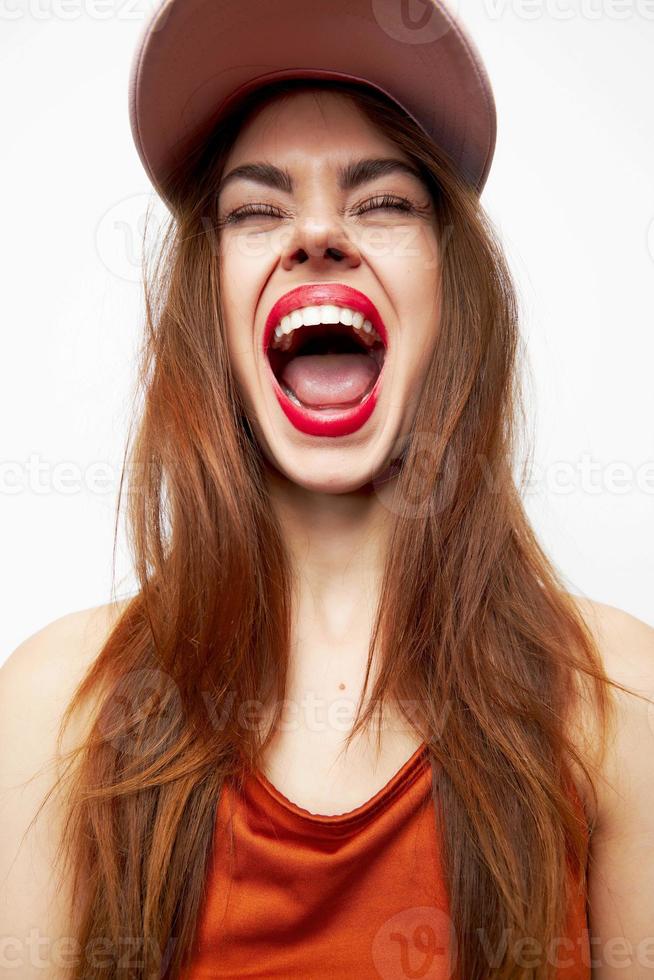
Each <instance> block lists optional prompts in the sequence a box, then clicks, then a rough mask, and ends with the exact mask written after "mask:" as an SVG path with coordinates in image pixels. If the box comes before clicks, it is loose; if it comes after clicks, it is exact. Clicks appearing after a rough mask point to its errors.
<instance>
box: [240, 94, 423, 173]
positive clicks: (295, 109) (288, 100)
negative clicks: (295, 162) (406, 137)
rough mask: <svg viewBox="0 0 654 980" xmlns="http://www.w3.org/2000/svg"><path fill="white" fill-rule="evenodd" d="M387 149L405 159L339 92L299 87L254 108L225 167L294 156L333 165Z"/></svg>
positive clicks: (390, 141)
mask: <svg viewBox="0 0 654 980" xmlns="http://www.w3.org/2000/svg"><path fill="white" fill-rule="evenodd" d="M390 150H392V151H393V156H399V157H401V158H405V159H406V157H405V155H404V154H403V153H402V152H401V151H400V150H399V148H397V147H396V146H395V145H394V143H393V142H392V140H390V139H388V137H387V136H386V135H385V134H384V133H383V132H381V130H379V129H378V128H377V127H376V126H375V125H374V124H373V123H372V121H371V120H369V119H368V118H367V117H366V115H365V114H364V113H363V112H362V111H361V110H360V109H359V108H358V106H356V105H355V104H354V103H353V102H352V101H351V100H350V99H348V98H347V97H346V96H345V95H343V94H341V93H338V92H325V91H312V90H301V91H298V92H292V93H289V94H287V95H286V96H285V97H276V98H274V99H273V100H271V101H270V102H268V103H266V104H264V105H262V106H261V107H259V108H257V109H256V110H255V111H254V113H253V114H252V115H251V116H250V117H249V118H248V119H247V120H246V121H245V122H244V124H243V126H242V127H241V130H240V132H239V134H238V136H237V137H236V140H235V142H234V144H233V146H232V149H231V151H230V154H229V156H228V158H227V161H226V166H227V167H232V166H235V165H238V164H239V163H241V162H242V161H243V160H246V159H255V158H257V159H258V158H259V157H264V156H265V157H267V158H269V159H272V158H273V157H276V158H278V159H281V158H286V159H288V158H290V157H291V156H293V155H297V154H300V155H301V157H302V158H303V159H306V158H308V157H311V158H312V159H314V160H316V161H320V162H322V163H324V164H325V165H329V164H330V162H333V163H334V165H338V163H339V162H342V159H344V158H345V157H348V158H350V157H352V156H354V155H373V154H376V153H379V152H380V151H385V152H388V151H390ZM407 162H408V159H407Z"/></svg>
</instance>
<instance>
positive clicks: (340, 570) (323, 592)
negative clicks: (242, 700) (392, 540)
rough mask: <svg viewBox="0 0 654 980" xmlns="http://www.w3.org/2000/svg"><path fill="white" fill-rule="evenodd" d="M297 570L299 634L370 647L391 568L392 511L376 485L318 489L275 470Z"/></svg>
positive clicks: (273, 489)
mask: <svg viewBox="0 0 654 980" xmlns="http://www.w3.org/2000/svg"><path fill="white" fill-rule="evenodd" d="M267 479H268V486H269V492H270V499H271V503H272V506H273V508H274V510H275V512H276V515H277V517H278V520H279V522H280V524H281V527H282V532H283V535H284V540H285V543H286V547H287V549H288V553H289V556H290V560H291V565H292V568H293V571H294V574H295V583H296V597H297V631H298V634H299V635H302V636H305V637H310V638H311V639H312V640H313V641H318V642H320V641H325V642H327V643H329V644H334V645H339V644H344V645H347V646H348V647H351V645H352V642H353V640H354V641H355V642H357V641H361V642H363V643H365V646H366V649H367V644H368V641H369V636H370V629H371V627H372V622H373V618H374V615H375V612H376V605H377V600H378V596H379V588H380V585H381V577H382V573H383V563H384V557H385V552H386V547H387V543H388V536H389V531H390V520H389V518H390V515H389V512H388V510H387V508H385V507H384V505H383V504H382V502H381V501H380V499H379V496H378V495H377V494H376V493H375V492H374V490H371V489H368V488H363V489H361V490H358V491H355V492H352V493H343V494H330V493H316V492H314V491H311V490H307V489H305V488H304V487H300V486H298V485H297V484H295V483H292V482H291V481H290V480H288V479H286V478H285V477H284V476H283V475H281V474H280V473H278V472H277V471H276V470H272V469H269V470H268V472H267Z"/></svg>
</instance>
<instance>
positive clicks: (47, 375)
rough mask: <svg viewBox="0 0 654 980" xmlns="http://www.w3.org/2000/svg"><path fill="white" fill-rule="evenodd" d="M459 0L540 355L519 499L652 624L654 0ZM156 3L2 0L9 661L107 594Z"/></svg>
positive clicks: (502, 225) (545, 533) (0, 627)
mask: <svg viewBox="0 0 654 980" xmlns="http://www.w3.org/2000/svg"><path fill="white" fill-rule="evenodd" d="M419 2H420V0H415V3H416V4H417V3H419ZM456 6H457V7H458V10H459V13H460V15H461V17H462V19H463V21H464V23H465V24H466V26H467V27H468V29H469V31H470V33H471V35H472V37H473V38H474V40H475V41H476V42H477V44H478V46H479V48H480V50H481V52H482V54H483V57H484V60H485V62H486V65H487V67H488V71H489V74H490V77H491V79H492V83H493V87H494V91H495V96H496V101H497V106H498V116H499V128H498V142H497V149H496V155H495V160H494V164H493V168H492V170H491V174H490V177H489V180H488V183H487V185H486V189H485V191H484V195H483V198H482V200H483V203H484V205H485V207H486V209H487V211H488V213H489V214H490V216H491V218H492V220H493V222H494V224H495V226H496V227H497V229H498V231H499V233H500V236H501V238H502V241H503V242H504V245H505V248H506V251H507V254H508V257H509V260H510V263H511V267H512V270H513V272H514V276H515V280H516V285H517V288H518V292H519V296H520V300H521V305H522V311H523V334H524V337H525V341H526V344H527V349H528V353H529V358H530V363H531V377H532V381H531V386H530V387H531V391H532V395H533V398H532V402H531V404H532V416H531V417H532V430H533V437H534V462H535V464H536V469H535V471H534V481H533V483H532V485H531V488H530V492H529V493H528V494H527V496H526V501H527V506H528V509H529V513H530V515H531V516H532V519H533V521H534V524H535V526H536V528H537V531H538V533H539V536H540V538H541V540H542V542H543V543H544V545H545V548H546V550H547V552H548V553H549V555H550V556H551V557H552V558H553V560H554V562H555V565H556V566H557V568H558V569H559V570H560V571H561V573H562V574H563V575H564V578H565V581H566V583H567V585H568V587H569V588H570V590H571V591H573V592H576V593H580V594H584V595H587V596H590V597H591V598H594V599H598V600H600V601H603V602H607V603H609V604H611V605H615V606H619V607H621V608H623V609H626V610H627V611H629V612H631V613H633V614H634V615H636V616H638V617H639V618H641V619H644V620H645V621H647V622H649V623H654V592H653V590H652V584H653V581H652V569H653V566H654V558H653V551H654V549H653V544H654V541H653V522H652V511H653V507H654V437H653V432H652V420H653V418H654V385H652V362H653V355H654V341H653V330H652V328H653V315H652V314H653V307H654V302H653V286H654V223H653V222H654V114H653V113H652V91H653V88H654V85H653V82H654V2H653V0H612V2H611V0H584V2H581V0H574V2H573V0H556V2H555V0H522V2H518V0H514V2H513V0H511V2H510V0H465V2H464V0H460V2H459V3H458V4H457V5H456ZM149 10H150V7H149V5H148V4H147V3H146V2H145V0H141V2H140V3H139V2H137V0H122V2H121V0H102V2H101V0H96V2H93V0H59V2H58V3H55V2H54V0H0V90H1V91H2V92H3V98H2V103H1V106H0V113H1V123H2V144H3V150H2V157H1V160H2V164H1V172H0V195H1V198H0V203H1V208H2V220H1V228H2V233H1V236H0V248H1V250H2V254H1V260H2V265H1V268H2V293H1V296H0V303H1V306H2V310H1V317H2V328H3V329H2V338H3V351H2V354H3V356H2V359H1V362H0V363H1V368H0V370H1V372H2V374H1V378H0V381H1V384H0V397H1V398H2V406H1V408H2V443H1V446H0V462H1V463H2V466H3V469H2V480H1V481H0V483H1V487H0V532H1V535H2V562H1V567H0V576H1V578H0V590H1V595H2V607H1V608H2V617H1V618H0V662H1V661H3V660H4V659H5V658H6V657H7V656H8V655H9V653H10V652H11V651H12V650H13V649H14V648H15V647H16V646H17V645H18V643H20V642H21V641H22V640H23V639H25V638H26V637H27V636H28V635H30V634H32V633H33V632H35V631H36V630H37V629H40V628H41V627H42V626H44V625H45V624H46V623H48V622H49V621H51V620H52V619H55V618H58V617H59V616H62V615H64V614H66V613H68V612H71V611H73V610H77V609H83V608H86V607H89V606H93V605H98V604H100V603H104V602H107V601H109V599H110V598H111V595H110V584H111V557H112V543H113V525H114V516H115V513H114V512H115V503H116V495H117V490H118V478H119V472H120V465H121V460H122V452H123V449H124V445H125V440H126V436H127V426H128V423H129V419H130V398H131V394H132V386H133V383H134V374H135V370H134V369H135V355H136V349H137V345H138V342H139V339H140V334H141V328H142V299H141V291H140V286H139V255H138V236H139V232H140V225H139V221H140V220H141V219H142V215H143V212H144V208H145V204H146V203H147V200H148V197H149V196H150V193H151V188H150V185H149V183H148V180H147V178H146V176H145V173H144V171H143V170H142V168H141V164H140V161H139V159H138V156H137V154H136V150H135V148H134V145H133V143H132V137H131V133H130V129H129V122H128V113H127V82H128V73H129V65H130V60H131V56H132V52H133V50H134V46H135V44H136V40H137V38H138V35H139V33H140V31H141V29H142V25H143V21H144V18H145V17H146V16H147V15H148V13H149ZM418 12H419V10H418V7H416V13H418ZM98 463H99V464H101V465H104V467H105V475H108V476H109V480H108V488H107V490H106V491H105V492H104V493H102V492H99V488H98V485H97V482H96V486H95V488H94V487H93V477H94V474H95V476H96V477H97V475H98V473H99V471H98V470H97V469H96V470H94V469H93V467H94V465H95V464H98ZM61 464H71V466H72V469H69V470H67V471H62V469H61V468H60V467H61ZM39 467H40V469H39ZM58 467H59V469H58ZM75 474H77V476H76V475H75ZM85 481H89V482H90V488H89V486H88V485H87V486H86V487H85ZM66 487H68V488H69V489H68V490H67V489H66ZM122 541H123V536H122V532H121V545H120V547H119V551H118V555H117V592H118V594H119V595H124V594H127V593H129V592H130V591H132V589H133V580H132V578H131V573H130V566H129V559H128V555H127V553H126V550H125V548H124V545H123V544H122Z"/></svg>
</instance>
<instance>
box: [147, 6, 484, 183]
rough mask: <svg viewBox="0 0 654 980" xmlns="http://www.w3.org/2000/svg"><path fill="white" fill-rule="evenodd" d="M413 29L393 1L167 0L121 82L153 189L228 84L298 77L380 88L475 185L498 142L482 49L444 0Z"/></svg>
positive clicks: (228, 90) (226, 93) (213, 113)
mask: <svg viewBox="0 0 654 980" xmlns="http://www.w3.org/2000/svg"><path fill="white" fill-rule="evenodd" d="M430 3H431V9H430V11H429V17H427V18H425V17H423V18H421V21H420V23H417V24H416V25H407V24H406V23H405V22H403V21H402V20H401V19H400V14H399V10H400V7H401V5H400V4H398V3H397V0H312V2H311V3H307V0H253V2H248V0H169V2H167V3H164V5H163V6H162V7H160V8H159V9H158V10H156V11H155V12H154V13H153V15H152V16H151V18H150V20H149V21H148V23H147V24H146V25H145V26H144V29H143V31H142V32H141V36H140V39H139V42H138V45H137V49H136V52H135V55H134V59H133V61H132V66H131V72H130V80H129V114H130V124H131V128H132V134H133V137H134V142H135V144H136V148H137V151H138V153H139V156H140V158H141V161H142V163H143V166H144V167H145V170H146V172H147V174H148V176H149V177H150V180H151V181H152V183H153V185H154V186H155V188H156V189H157V191H158V192H159V193H160V194H161V196H162V197H164V198H166V176H167V175H168V174H169V173H170V172H171V170H172V169H173V168H174V167H175V166H176V165H178V163H179V162H180V161H181V160H182V159H183V157H184V155H185V153H187V152H188V149H189V148H190V147H191V146H192V145H194V144H195V143H196V142H197V140H198V139H200V138H201V137H202V135H203V134H204V133H205V132H206V131H207V130H208V128H209V126H210V125H212V124H213V123H215V121H216V119H217V117H218V116H219V115H220V112H221V107H224V106H226V105H227V104H228V103H227V100H228V99H229V98H230V96H232V97H233V95H234V93H235V92H236V91H237V90H241V91H245V90H246V89H247V87H248V86H249V85H250V86H254V87H256V86H257V85H258V84H263V83H265V81H267V80H270V79H272V78H274V77H277V76H279V77H283V76H286V77H288V76H293V75H296V74H301V75H307V76H308V77H309V76H310V75H313V77H344V78H350V79H355V80H358V81H361V82H364V83H367V84H371V85H373V86H374V87H376V88H378V89H380V90H381V91H383V92H385V93H386V94H387V95H389V96H390V97H391V98H392V99H394V100H395V101H396V102H397V103H398V104H399V105H401V106H402V107H403V108H404V109H405V111H407V113H408V114H409V115H410V116H412V117H413V118H414V119H415V120H416V121H417V122H418V124H419V125H420V126H421V127H422V128H423V129H424V131H425V132H426V133H428V134H429V135H430V136H431V137H432V138H433V139H434V141H435V142H436V143H437V144H438V145H439V146H441V147H442V148H443V149H444V150H445V151H446V152H447V153H448V154H449V156H450V157H451V159H452V161H453V162H454V164H455V166H456V167H457V169H458V171H459V173H460V175H461V176H462V177H463V179H464V180H465V181H466V182H468V183H469V184H470V185H471V186H473V187H474V188H475V189H476V190H477V192H478V193H481V190H482V189H483V187H484V184H485V182H486V178H487V176H488V172H489V170H490V166H491V162H492V158H493V153H494V150H495V140H496V125H497V123H496V110H495V102H494V99H493V93H492V89H491V86H490V82H489V80H488V76H487V73H486V71H485V68H484V65H483V63H482V61H481V58H480V55H479V52H478V51H477V49H476V47H475V45H474V43H473V42H472V40H471V38H470V37H469V36H468V34H467V33H466V32H464V30H463V28H462V26H461V24H460V23H459V22H458V21H457V20H456V19H455V18H454V17H453V16H452V14H451V13H450V12H449V11H448V10H447V8H446V7H445V6H444V4H443V3H442V2H441V0H430Z"/></svg>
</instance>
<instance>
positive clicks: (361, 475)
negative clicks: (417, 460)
mask: <svg viewBox="0 0 654 980" xmlns="http://www.w3.org/2000/svg"><path fill="white" fill-rule="evenodd" d="M379 160H386V161H388V160H393V161H399V162H400V163H404V164H408V165H409V166H411V168H412V170H413V169H414V168H413V167H412V165H411V161H410V160H409V158H408V157H406V156H405V154H403V153H402V152H401V151H399V150H398V149H397V148H396V146H395V145H394V144H393V143H392V142H391V141H390V140H388V139H387V138H386V137H385V136H384V135H382V134H381V133H380V132H378V131H377V130H376V129H375V127H373V126H372V125H371V124H370V123H369V122H368V121H367V120H366V118H365V117H364V116H363V115H362V114H361V112H360V111H359V110H358V109H357V108H356V107H355V106H354V105H353V104H352V103H350V102H349V101H348V100H347V99H346V98H344V97H343V96H340V95H338V94H336V93H318V94H315V93H309V92H298V93H294V94H293V95H292V96H290V97H289V98H288V100H287V101H285V102H281V103H271V104H269V105H267V106H266V107H265V108H264V109H262V110H261V111H260V112H259V113H258V114H257V115H256V116H255V117H254V118H252V119H251V120H250V122H249V123H248V124H246V125H245V126H244V127H243V128H242V130H241V132H240V134H239V137H238V140H237V142H236V143H235V145H234V147H233V148H232V151H231V153H230V156H229V158H228V160H227V162H226V166H225V171H224V174H225V176H227V175H229V174H230V172H232V171H233V170H234V169H235V168H237V167H238V168H242V167H244V166H248V167H249V166H252V165H254V164H256V165H257V170H256V171H254V170H249V171H247V172H241V174H240V175H235V176H234V177H232V178H229V179H228V180H226V181H225V180H224V178H223V182H221V186H220V190H219V199H218V206H219V226H220V233H219V234H220V238H219V240H220V283H221V296H222V312H223V317H224V321H225V328H226V340H227V346H228V351H229V356H230V360H231V364H232V368H233V372H234V376H235V379H236V383H237V385H238V387H239V391H240V393H241V395H242V398H243V400H244V403H245V405H246V407H247V411H248V415H249V417H250V419H251V422H252V426H253V430H254V432H255V435H256V438H257V441H258V443H259V445H260V447H261V449H262V452H263V453H264V455H265V457H266V458H267V460H268V461H269V462H270V463H271V464H272V465H273V466H274V467H275V468H276V469H277V470H278V471H280V472H281V473H282V474H284V475H285V476H286V477H287V478H288V479H290V480H292V481H293V482H294V483H296V484H299V485H301V486H303V487H306V488H307V489H311V490H315V491H322V492H331V493H343V492H347V491H352V490H355V489H358V488H359V487H361V486H363V485H364V484H366V483H368V482H369V481H371V480H373V479H374V477H375V476H376V475H377V474H379V473H380V472H381V471H382V470H384V469H385V467H386V466H387V465H388V464H389V462H390V461H391V459H393V458H394V457H395V456H396V455H397V454H398V452H399V451H400V450H401V449H402V448H403V443H402V437H403V436H405V435H406V433H407V432H408V431H409V429H410V427H411V424H412V420H413V417H414V414H415V410H416V406H417V402H418V399H419V397H420V391H421V387H422V383H423V380H424V376H425V372H426V368H427V365H428V362H429V359H430V356H431V353H432V350H433V345H434V343H435V340H436V336H437V332H438V322H439V313H440V306H439V297H438V289H439V258H440V256H439V252H438V232H437V228H436V221H435V213H434V209H433V204H432V201H431V198H430V195H429V192H428V190H427V188H426V186H425V185H424V184H423V182H422V181H421V180H420V178H419V176H417V175H414V173H410V172H407V171H406V170H402V169H401V168H399V167H398V168H396V169H391V168H390V167H388V165H386V169H384V166H383V165H381V164H377V165H374V164H373V165H372V166H368V168H367V169H364V168H360V167H359V168H358V169H357V165H358V164H360V163H361V162H362V161H379ZM262 165H265V168H263V167H262ZM275 168H276V169H275ZM345 168H347V170H346V169H345ZM285 174H287V175H288V176H285ZM384 197H386V200H384ZM404 202H408V207H409V210H406V209H404V210H403V209H399V208H397V207H395V208H393V207H389V204H390V205H392V204H401V205H403V206H405V204H404ZM248 211H249V212H251V211H255V212H258V213H247V212H248ZM316 286H317V287H319V288H318V290H311V289H308V290H303V289H301V288H299V287H316ZM292 291H295V292H292ZM288 294H290V295H288ZM276 304H278V305H276ZM312 307H313V308H314V309H313V311H312V310H311V308H312ZM324 307H333V308H335V309H331V310H330V309H327V310H325V309H324ZM343 310H345V312H344V313H342V311H343ZM337 318H338V322H331V323H330V322H326V321H330V320H331V321H334V320H336V319H337ZM343 321H344V322H343ZM280 324H281V327H282V331H281V332H280V330H279V329H278V330H277V331H276V328H277V327H278V326H279V325H280ZM289 329H290V333H288V334H286V333H285V332H284V331H286V330H289ZM275 331H276V332H275ZM266 345H268V349H267V350H266Z"/></svg>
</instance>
